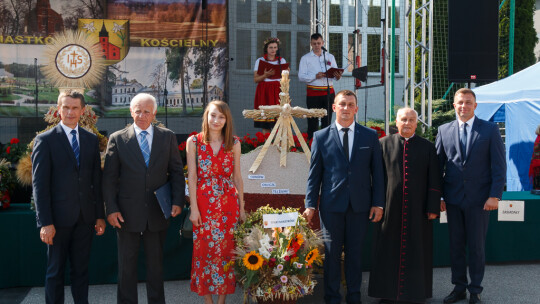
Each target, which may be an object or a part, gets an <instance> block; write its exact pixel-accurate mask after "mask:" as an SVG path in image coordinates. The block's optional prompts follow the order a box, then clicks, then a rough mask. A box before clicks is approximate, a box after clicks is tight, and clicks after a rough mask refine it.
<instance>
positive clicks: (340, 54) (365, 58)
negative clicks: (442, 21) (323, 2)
mask: <svg viewBox="0 0 540 304" xmlns="http://www.w3.org/2000/svg"><path fill="white" fill-rule="evenodd" d="M402 1H403V2H402ZM355 2H357V7H356V8H355ZM382 3H384V2H382V1H381V0H357V1H355V0H330V1H329V7H328V8H329V23H328V24H329V27H328V33H329V34H328V40H329V41H328V43H327V45H328V49H329V51H330V52H331V53H332V54H333V55H334V56H335V57H336V62H337V63H338V66H339V67H342V68H344V67H346V66H347V65H349V64H350V66H349V68H348V69H347V72H351V71H352V67H353V65H354V49H355V45H354V34H353V32H354V31H355V30H358V34H357V39H358V55H359V56H360V60H361V66H365V65H367V66H368V72H370V73H380V72H381V67H382V46H383V41H382V38H383V35H382V34H383V28H382V22H381V19H382V18H384V16H385V14H384V11H381V4H382ZM390 5H391V4H390ZM403 5H404V0H396V7H395V8H394V12H395V18H396V29H395V34H396V47H395V72H396V73H400V71H401V69H400V67H399V66H400V61H403V60H402V58H400V56H399V54H400V51H399V50H401V49H403V43H404V41H403V40H402V39H400V35H401V28H400V26H401V18H402V17H403V16H402V11H401V7H403ZM391 10H392V8H391V7H390V8H389V12H391ZM355 17H356V18H357V19H356V20H355ZM390 17H391V15H390V14H388V22H391V20H390ZM355 21H356V22H355ZM355 23H357V24H358V27H357V28H355ZM388 42H389V40H388V41H387V47H389V43H388Z"/></svg>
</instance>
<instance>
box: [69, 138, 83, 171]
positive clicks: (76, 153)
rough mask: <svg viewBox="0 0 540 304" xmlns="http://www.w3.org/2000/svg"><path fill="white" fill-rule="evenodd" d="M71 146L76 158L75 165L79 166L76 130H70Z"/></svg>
mask: <svg viewBox="0 0 540 304" xmlns="http://www.w3.org/2000/svg"><path fill="white" fill-rule="evenodd" d="M70 133H71V135H72V136H71V148H72V149H73V153H75V159H76V160H77V167H78V166H79V154H80V151H81V149H80V148H79V142H77V131H75V130H71V132H70Z"/></svg>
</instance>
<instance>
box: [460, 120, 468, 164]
mask: <svg viewBox="0 0 540 304" xmlns="http://www.w3.org/2000/svg"><path fill="white" fill-rule="evenodd" d="M459 141H460V143H461V155H462V156H463V160H465V159H467V123H464V124H463V132H462V133H461V136H460V138H459Z"/></svg>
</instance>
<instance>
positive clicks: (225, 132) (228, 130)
mask: <svg viewBox="0 0 540 304" xmlns="http://www.w3.org/2000/svg"><path fill="white" fill-rule="evenodd" d="M212 105H214V106H216V109H218V111H219V112H220V113H221V114H223V115H225V119H226V122H225V125H224V126H223V129H221V135H222V136H223V144H224V145H225V151H231V150H232V148H233V146H234V137H233V119H232V114H231V109H230V108H229V105H227V103H225V102H224V101H221V100H214V101H212V102H210V103H209V104H208V105H207V106H206V109H205V110H204V114H203V122H202V127H201V134H202V138H203V140H204V142H205V143H206V144H208V143H210V132H209V131H208V112H210V106H212Z"/></svg>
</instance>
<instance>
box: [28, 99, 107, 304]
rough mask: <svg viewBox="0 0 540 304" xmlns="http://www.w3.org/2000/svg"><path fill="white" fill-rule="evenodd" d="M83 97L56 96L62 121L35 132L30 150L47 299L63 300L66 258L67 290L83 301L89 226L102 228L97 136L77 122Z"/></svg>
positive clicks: (86, 298) (102, 210)
mask: <svg viewBox="0 0 540 304" xmlns="http://www.w3.org/2000/svg"><path fill="white" fill-rule="evenodd" d="M84 107H85V102H84V96H83V95H82V94H80V93H78V92H75V91H69V90H67V91H64V92H62V93H61V94H60V96H58V113H59V114H60V118H61V122H60V123H59V124H58V125H57V126H56V127H54V128H52V129H50V130H48V131H47V132H44V133H42V134H40V135H38V136H37V137H36V139H35V141H34V149H33V151H32V186H33V190H34V202H35V204H36V220H37V226H38V227H40V228H41V230H40V237H41V241H42V242H44V243H45V244H47V274H46V276H45V301H46V303H63V302H64V269H65V265H66V260H67V259H68V258H69V261H70V267H71V271H70V273H71V294H72V295H73V300H74V302H75V303H88V263H89V261H90V248H91V244H92V236H93V230H95V231H96V233H97V235H102V234H103V233H104V232H105V220H104V217H105V213H104V206H103V201H102V199H101V161H100V156H99V145H98V139H97V137H96V135H94V134H92V133H90V132H88V131H86V130H84V129H83V128H80V127H79V126H78V122H79V118H80V117H81V115H82V114H83V112H84Z"/></svg>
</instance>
